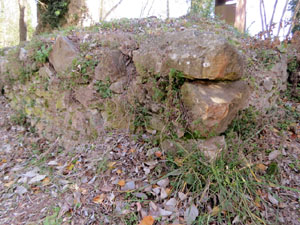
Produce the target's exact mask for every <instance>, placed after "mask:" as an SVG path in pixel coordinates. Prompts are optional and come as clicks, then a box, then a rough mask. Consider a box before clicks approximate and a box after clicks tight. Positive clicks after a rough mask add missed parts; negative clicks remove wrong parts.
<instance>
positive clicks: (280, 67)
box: [248, 55, 288, 112]
mask: <svg viewBox="0 0 300 225" xmlns="http://www.w3.org/2000/svg"><path fill="white" fill-rule="evenodd" d="M287 60H288V59H287V55H281V58H280V61H279V62H277V63H275V64H274V65H273V67H272V68H271V69H270V70H265V69H263V68H259V69H257V70H256V71H252V72H251V77H250V78H249V80H250V81H251V82H250V85H251V88H252V91H251V94H250V97H249V100H248V105H249V106H253V107H255V108H256V109H257V110H258V111H261V112H265V111H266V110H268V109H269V108H271V107H273V106H275V105H276V102H277V99H278V97H279V95H278V93H280V92H283V91H285V90H286V88H287V80H288V73H287Z"/></svg>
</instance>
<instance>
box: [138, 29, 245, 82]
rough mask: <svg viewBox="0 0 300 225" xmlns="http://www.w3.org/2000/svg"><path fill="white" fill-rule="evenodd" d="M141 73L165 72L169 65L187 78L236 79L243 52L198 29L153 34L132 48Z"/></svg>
mask: <svg viewBox="0 0 300 225" xmlns="http://www.w3.org/2000/svg"><path fill="white" fill-rule="evenodd" d="M133 61H134V63H135V65H136V67H137V70H138V72H139V73H140V74H143V73H145V71H146V72H149V71H150V72H153V73H156V74H158V73H160V74H168V73H169V71H170V69H171V68H173V69H176V70H178V71H181V72H183V73H184V75H185V77H186V78H189V79H209V80H238V79H239V78H240V77H241V76H242V75H243V71H244V58H243V56H242V54H240V53H239V51H238V50H237V49H236V48H235V47H234V46H233V45H231V44H229V43H228V41H227V40H226V39H224V38H223V37H221V36H219V35H216V34H213V33H209V32H200V31H198V30H185V31H179V32H173V33H165V34H161V35H157V36H152V37H150V38H148V39H146V40H145V41H144V42H142V44H141V46H140V48H139V49H138V50H136V51H134V52H133Z"/></svg>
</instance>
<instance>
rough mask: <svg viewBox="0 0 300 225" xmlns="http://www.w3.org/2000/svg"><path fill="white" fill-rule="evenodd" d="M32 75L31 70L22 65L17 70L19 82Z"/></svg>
mask: <svg viewBox="0 0 300 225" xmlns="http://www.w3.org/2000/svg"><path fill="white" fill-rule="evenodd" d="M31 75H32V71H30V69H28V68H26V67H22V68H21V70H20V72H19V81H20V82H21V84H25V83H26V82H27V81H29V80H30V78H31Z"/></svg>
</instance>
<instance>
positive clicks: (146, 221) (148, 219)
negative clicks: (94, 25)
mask: <svg viewBox="0 0 300 225" xmlns="http://www.w3.org/2000/svg"><path fill="white" fill-rule="evenodd" d="M153 223H154V219H153V217H152V216H145V217H144V218H143V219H142V221H141V222H140V223H139V225H153Z"/></svg>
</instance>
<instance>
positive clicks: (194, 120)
mask: <svg viewBox="0 0 300 225" xmlns="http://www.w3.org/2000/svg"><path fill="white" fill-rule="evenodd" d="M181 95H182V101H183V104H184V107H185V108H186V110H187V114H188V116H189V118H190V119H191V121H190V122H189V128H190V129H191V130H192V131H194V132H196V131H197V132H199V134H200V135H202V136H208V135H212V134H213V135H216V134H220V133H222V132H224V131H225V130H226V129H227V126H228V125H229V124H230V123H231V121H232V120H233V119H234V117H235V116H236V114H237V112H238V111H239V110H240V109H243V107H244V106H245V105H246V101H247V99H248V96H249V88H248V85H247V84H246V83H245V82H243V81H236V82H230V83H229V82H218V83H208V82H201V81H197V82H185V83H184V85H183V86H182V87H181Z"/></svg>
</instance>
